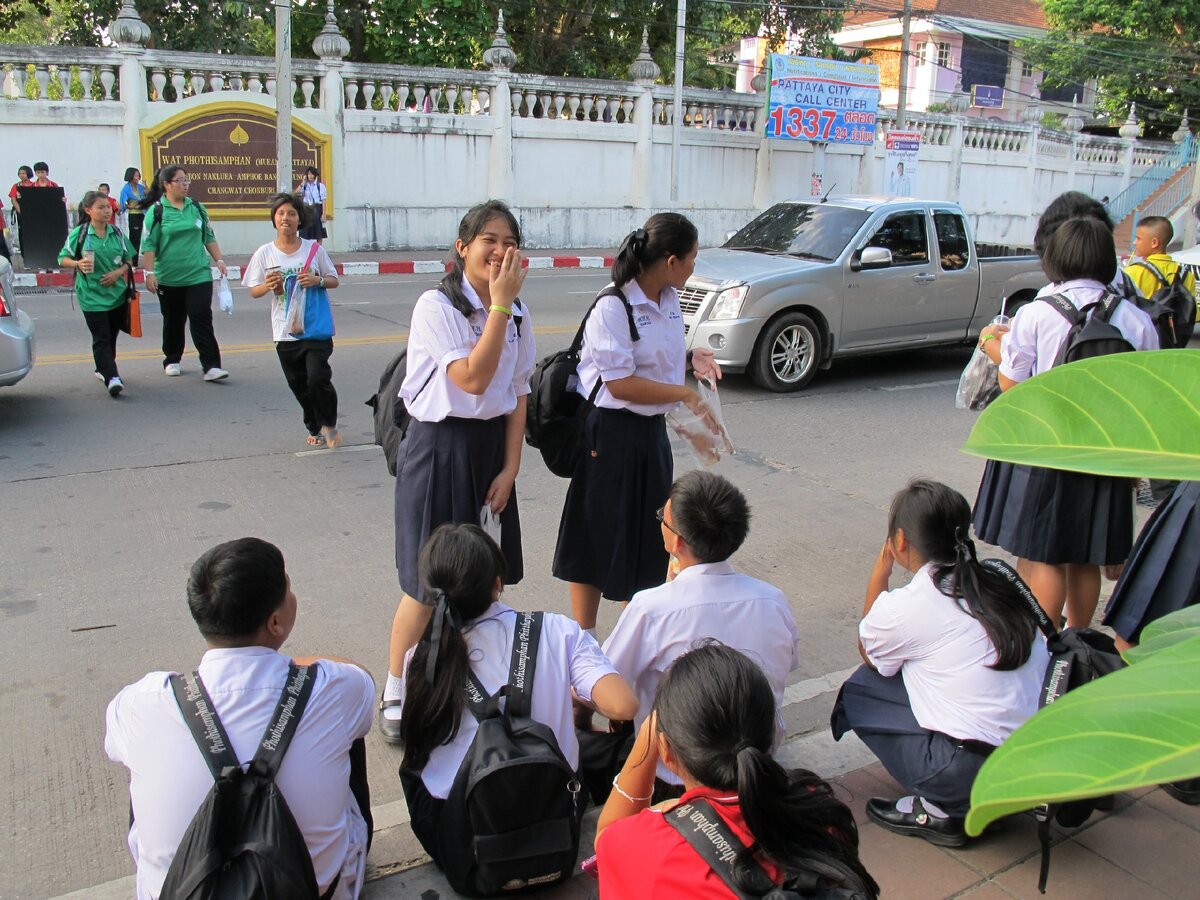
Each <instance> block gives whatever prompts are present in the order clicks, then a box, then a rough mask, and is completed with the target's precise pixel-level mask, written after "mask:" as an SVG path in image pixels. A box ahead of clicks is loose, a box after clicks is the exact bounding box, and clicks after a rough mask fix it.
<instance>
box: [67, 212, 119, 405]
mask: <svg viewBox="0 0 1200 900" xmlns="http://www.w3.org/2000/svg"><path fill="white" fill-rule="evenodd" d="M79 208H80V209H81V210H82V211H83V212H84V213H86V214H87V218H88V221H87V222H84V223H83V224H81V225H79V226H78V227H76V228H73V229H71V233H70V234H68V235H67V242H66V243H65V244H63V248H62V250H60V251H59V252H58V264H59V265H60V266H62V267H63V268H64V269H74V270H75V296H76V297H78V298H79V308H80V310H82V312H83V320H84V321H85V322H86V323H87V327H88V331H90V332H91V333H92V358H93V359H94V360H95V361H96V377H97V378H99V379H100V380H101V381H103V382H104V385H105V387H107V388H108V393H109V394H110V395H111V396H113V397H116V396H117V395H119V394H120V393H121V391H122V390H123V389H124V387H125V385H123V384H122V383H121V376H120V375H119V374H117V335H118V334H119V333H120V331H121V329H122V328H123V327H124V326H125V325H126V324H127V323H128V322H129V294H128V290H129V286H128V282H127V280H126V276H127V274H128V273H129V271H130V269H131V268H132V267H133V245H132V244H130V243H129V240H128V239H127V238H126V237H125V235H123V234H121V232H119V231H118V230H117V229H116V228H115V227H113V225H112V224H111V221H112V214H113V213H112V204H111V203H109V202H108V197H106V196H104V194H101V193H100V192H99V191H88V192H87V193H86V194H84V196H83V203H81V204H80V207H79ZM76 257H78V258H76Z"/></svg>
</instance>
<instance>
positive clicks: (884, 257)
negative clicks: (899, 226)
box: [850, 247, 892, 272]
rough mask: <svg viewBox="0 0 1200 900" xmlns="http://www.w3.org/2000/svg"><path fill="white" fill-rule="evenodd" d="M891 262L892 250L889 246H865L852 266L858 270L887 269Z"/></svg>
mask: <svg viewBox="0 0 1200 900" xmlns="http://www.w3.org/2000/svg"><path fill="white" fill-rule="evenodd" d="M891 264H892V251H891V250H889V249H887V247H864V248H863V249H862V250H861V251H859V253H858V254H857V256H856V258H855V260H854V262H852V263H851V266H850V267H851V268H852V269H854V271H856V272H857V271H859V270H860V269H886V268H888V267H889V266H891Z"/></svg>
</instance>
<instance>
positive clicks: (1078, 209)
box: [1033, 191, 1113, 284]
mask: <svg viewBox="0 0 1200 900" xmlns="http://www.w3.org/2000/svg"><path fill="white" fill-rule="evenodd" d="M1068 219H1095V220H1096V221H1097V222H1099V223H1100V224H1102V225H1103V226H1104V227H1105V228H1107V229H1108V230H1109V231H1112V230H1113V220H1112V219H1111V218H1110V217H1109V215H1108V210H1107V209H1105V207H1104V204H1103V203H1101V202H1100V201H1099V200H1097V199H1096V198H1095V197H1089V196H1088V195H1087V194H1085V193H1083V192H1082V191H1067V192H1066V193H1063V194H1059V195H1058V196H1057V197H1055V198H1054V199H1053V200H1051V201H1050V205H1049V206H1047V207H1046V208H1045V209H1044V210H1043V211H1042V214H1041V216H1040V217H1039V218H1038V224H1037V231H1035V232H1034V234H1033V249H1034V250H1035V251H1036V252H1037V255H1038V256H1041V255H1043V254H1044V253H1045V252H1046V244H1048V243H1049V242H1050V238H1051V236H1052V235H1053V234H1054V232H1056V231H1058V229H1059V226H1060V225H1062V224H1063V223H1064V222H1066V221H1067V220H1068ZM1107 283H1108V282H1107V281H1106V282H1105V284H1107Z"/></svg>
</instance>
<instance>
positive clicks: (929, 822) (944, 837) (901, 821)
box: [867, 797, 967, 847]
mask: <svg viewBox="0 0 1200 900" xmlns="http://www.w3.org/2000/svg"><path fill="white" fill-rule="evenodd" d="M867 817H868V818H869V819H870V820H871V821H872V822H874V823H875V824H876V825H879V826H881V827H883V828H886V829H887V830H888V831H894V832H896V834H907V835H911V836H913V837H920V838H924V839H925V840H927V841H929V843H931V844H937V845H938V846H939V847H961V846H963V845H964V844H965V843H966V842H967V833H966V832H965V831H963V820H962V819H956V818H944V819H942V818H938V817H937V816H932V815H930V814H929V813H928V812H926V811H925V807H924V806H922V805H921V798H920V797H915V798H914V799H913V808H912V812H909V813H902V812H900V811H899V810H898V809H896V804H895V802H894V801H892V800H883V799H880V798H878V797H876V798H874V799H872V800H868V801H867Z"/></svg>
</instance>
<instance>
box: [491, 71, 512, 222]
mask: <svg viewBox="0 0 1200 900" xmlns="http://www.w3.org/2000/svg"><path fill="white" fill-rule="evenodd" d="M491 110H492V143H491V146H490V147H489V148H488V197H490V198H491V199H493V200H503V201H504V202H506V203H511V202H512V200H513V136H512V92H511V91H510V89H509V86H508V79H507V78H506V77H504V75H498V76H497V77H496V81H495V84H494V85H493V87H492V101H491Z"/></svg>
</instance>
